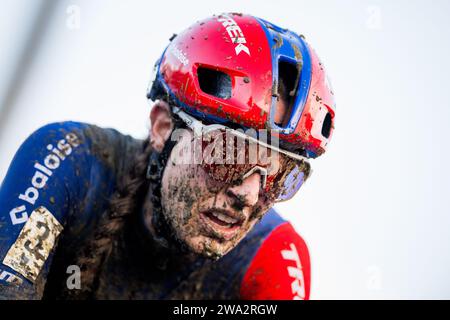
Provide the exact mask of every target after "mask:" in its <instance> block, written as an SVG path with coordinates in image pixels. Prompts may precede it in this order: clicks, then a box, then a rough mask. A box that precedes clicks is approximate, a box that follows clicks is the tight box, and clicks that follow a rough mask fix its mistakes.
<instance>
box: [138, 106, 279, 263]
mask: <svg viewBox="0 0 450 320" xmlns="http://www.w3.org/2000/svg"><path fill="white" fill-rule="evenodd" d="M285 112H286V104H285V102H284V101H283V100H282V99H280V101H279V104H278V106H277V114H278V115H277V118H278V117H282V116H283V115H284V113H285ZM150 120H151V124H152V126H151V133H150V137H151V145H152V147H153V148H154V149H155V150H157V151H158V152H161V150H162V149H163V147H164V145H165V143H166V142H167V141H168V139H173V138H174V131H172V130H173V119H172V117H171V115H170V107H169V105H168V104H167V103H165V102H164V101H159V102H157V103H155V105H154V106H153V108H152V111H151V114H150ZM191 133H192V132H191V131H189V130H181V131H177V137H176V141H177V143H176V145H175V147H174V148H173V150H172V152H171V154H170V156H169V159H168V160H167V164H166V166H165V168H164V172H163V176H162V182H161V205H162V210H163V214H164V215H165V217H166V220H167V221H168V222H169V224H170V225H171V227H172V229H173V232H174V233H175V234H176V236H177V238H178V239H179V240H180V241H182V242H184V243H185V244H186V245H187V246H188V247H189V248H190V249H191V250H192V251H193V252H195V253H197V254H202V255H204V256H207V257H211V258H220V257H222V256H223V255H225V254H226V253H227V252H229V251H230V250H231V249H233V248H234V247H235V246H236V245H237V244H238V243H239V241H240V240H242V238H244V237H245V235H246V234H247V233H248V232H249V231H250V230H251V229H252V227H253V226H254V225H255V223H256V222H257V221H258V220H259V219H261V218H262V216H263V215H264V214H265V213H266V212H267V211H268V210H269V209H270V208H271V207H272V206H273V204H274V202H275V199H274V196H273V195H271V193H270V192H267V191H262V188H261V179H262V178H261V176H260V173H259V172H254V173H251V174H250V175H247V176H246V177H245V179H238V182H230V183H225V182H224V181H221V180H220V179H217V178H216V179H214V177H211V174H208V173H207V172H206V171H205V168H204V167H203V166H202V165H201V164H198V162H196V161H192V158H191V157H192V154H191V153H190V152H184V150H186V149H187V150H190V149H191V147H192V135H191ZM185 157H187V158H188V159H185ZM274 158H276V159H278V158H277V157H274ZM277 166H278V167H277ZM280 166H281V164H280V163H279V162H278V161H276V163H273V164H271V170H275V171H274V172H276V171H277V170H280ZM234 181H236V180H234ZM150 211H151V210H149V212H150ZM147 218H149V217H147ZM146 220H149V219H146ZM149 225H151V224H149Z"/></svg>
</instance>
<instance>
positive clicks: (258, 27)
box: [147, 13, 335, 158]
mask: <svg viewBox="0 0 450 320" xmlns="http://www.w3.org/2000/svg"><path fill="white" fill-rule="evenodd" d="M282 91H283V92H284V96H283V97H282V98H283V99H285V101H286V102H287V103H288V104H287V105H288V111H287V112H286V116H285V118H284V119H283V120H282V121H279V120H278V122H276V121H275V114H276V112H277V111H276V110H277V109H276V106H277V101H278V99H280V95H281V94H282ZM147 96H148V98H150V99H152V100H156V99H160V98H165V99H167V100H169V101H170V102H172V103H174V104H176V105H177V106H179V107H180V108H182V109H183V110H184V111H186V112H188V113H190V114H191V115H192V116H194V117H196V118H198V119H200V120H202V121H206V122H208V123H222V124H226V125H230V126H232V127H242V128H244V129H245V128H253V129H270V130H272V132H273V133H274V134H277V135H278V137H279V140H280V146H281V147H282V148H285V149H287V150H289V151H291V152H292V151H293V152H295V153H298V154H301V155H305V156H307V157H311V158H315V157H317V156H319V155H321V154H322V153H323V152H324V151H325V149H326V147H327V145H328V142H329V140H330V138H331V136H332V133H333V129H334V115H335V102H334V96H333V92H332V90H331V88H330V86H329V83H328V81H327V77H326V74H325V70H324V67H323V65H322V63H321V62H320V60H319V58H318V56H317V54H316V53H315V52H314V50H313V49H312V48H311V47H310V45H309V44H308V43H307V42H306V41H305V40H304V39H303V37H302V36H299V35H297V34H295V33H293V32H291V31H289V30H287V29H282V28H280V27H277V26H275V25H273V24H271V23H269V22H267V21H265V20H263V19H260V18H256V17H253V16H250V15H244V14H236V13H230V14H222V15H218V16H213V17H210V18H207V19H205V20H203V21H200V22H197V23H195V24H194V25H192V26H190V27H189V28H188V29H187V30H184V31H183V32H182V33H180V34H179V35H177V36H175V37H173V38H172V39H171V43H170V44H169V45H168V46H167V48H166V50H165V51H164V53H163V55H162V56H161V58H160V59H159V60H158V62H157V63H156V65H155V79H154V81H153V82H152V85H151V86H150V87H149V92H148V94H147Z"/></svg>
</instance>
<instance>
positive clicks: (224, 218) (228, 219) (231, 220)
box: [212, 212, 238, 224]
mask: <svg viewBox="0 0 450 320" xmlns="http://www.w3.org/2000/svg"><path fill="white" fill-rule="evenodd" d="M212 214H213V216H214V217H216V218H217V219H219V220H222V221H223V222H226V223H230V224H234V223H237V222H238V220H237V219H234V218H232V217H229V216H227V215H224V214H222V213H218V212H213V213H212Z"/></svg>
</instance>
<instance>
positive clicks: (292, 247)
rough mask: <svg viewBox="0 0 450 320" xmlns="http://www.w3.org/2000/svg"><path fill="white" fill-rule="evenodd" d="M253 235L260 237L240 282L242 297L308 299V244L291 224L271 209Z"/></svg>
mask: <svg viewBox="0 0 450 320" xmlns="http://www.w3.org/2000/svg"><path fill="white" fill-rule="evenodd" d="M257 228H258V229H259V230H258V229H256V230H255V234H253V235H249V236H253V237H255V236H256V237H257V236H258V234H260V237H262V239H261V240H260V241H259V242H258V244H259V245H258V246H257V247H256V248H254V254H253V257H252V260H251V262H250V263H249V265H248V267H247V269H246V271H245V274H244V277H243V279H242V282H241V288H240V296H241V298H242V299H309V291H310V274H311V272H310V258H309V252H308V247H307V245H306V243H305V241H304V240H303V238H302V237H301V236H300V235H299V234H298V232H297V231H296V230H295V229H294V227H293V226H292V224H291V223H290V222H288V221H285V220H283V219H282V218H281V217H280V216H279V215H278V213H276V212H275V211H274V210H271V211H270V212H269V213H267V215H266V217H265V218H264V219H263V220H262V221H261V225H258V226H257Z"/></svg>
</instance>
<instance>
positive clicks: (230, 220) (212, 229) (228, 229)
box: [200, 208, 245, 240]
mask: <svg viewBox="0 0 450 320" xmlns="http://www.w3.org/2000/svg"><path fill="white" fill-rule="evenodd" d="M200 217H201V220H202V221H203V223H204V224H205V227H206V230H207V231H209V232H208V233H209V234H210V235H211V236H214V237H218V238H222V239H224V240H230V239H231V238H233V236H234V235H235V234H237V232H238V231H239V229H240V228H241V226H242V224H243V222H244V220H245V218H244V217H241V216H239V215H237V214H235V213H233V212H231V211H228V210H224V209H219V208H212V209H209V210H205V211H202V212H200Z"/></svg>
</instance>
